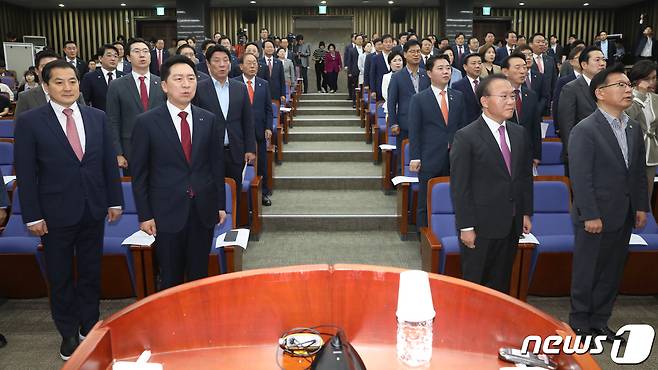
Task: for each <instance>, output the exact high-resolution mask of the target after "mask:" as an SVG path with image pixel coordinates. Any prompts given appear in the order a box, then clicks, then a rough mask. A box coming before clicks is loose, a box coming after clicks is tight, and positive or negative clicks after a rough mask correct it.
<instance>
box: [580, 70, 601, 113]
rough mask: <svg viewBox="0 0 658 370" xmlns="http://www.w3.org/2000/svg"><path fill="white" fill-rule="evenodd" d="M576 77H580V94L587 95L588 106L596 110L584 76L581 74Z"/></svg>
mask: <svg viewBox="0 0 658 370" xmlns="http://www.w3.org/2000/svg"><path fill="white" fill-rule="evenodd" d="M578 78H579V79H580V81H579V83H578V84H579V85H580V92H581V94H583V96H585V97H587V98H586V101H587V102H588V104H589V108H590V109H591V110H593V111H594V110H596V102H595V101H594V99H592V97H591V93H590V92H589V86H588V85H587V82H586V81H585V78H584V77H583V76H582V75H581V76H580V77H578ZM603 119H605V117H604V118H603Z"/></svg>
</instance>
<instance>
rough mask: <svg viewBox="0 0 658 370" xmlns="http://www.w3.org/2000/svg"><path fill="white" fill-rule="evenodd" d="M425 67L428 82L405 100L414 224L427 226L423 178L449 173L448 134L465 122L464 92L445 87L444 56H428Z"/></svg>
mask: <svg viewBox="0 0 658 370" xmlns="http://www.w3.org/2000/svg"><path fill="white" fill-rule="evenodd" d="M427 68H428V69H427V75H428V76H429V78H430V80H431V86H430V88H429V89H425V90H423V91H421V92H419V93H418V94H416V95H414V96H413V97H412V98H411V103H410V104H409V145H410V147H409V157H410V158H411V161H410V162H409V169H410V170H411V171H412V172H418V180H419V189H418V216H417V217H416V225H418V227H423V226H427V182H428V181H429V180H430V179H431V178H433V177H437V176H449V175H450V163H449V159H448V153H449V150H450V144H451V143H452V138H453V137H454V135H455V132H457V130H459V129H460V128H462V127H464V126H466V125H467V124H468V122H466V107H465V105H466V104H465V102H464V95H463V94H462V93H461V92H459V91H457V90H454V89H451V88H448V82H450V76H451V75H452V67H451V66H450V59H449V58H448V56H447V55H445V54H444V55H438V56H434V57H431V58H430V59H428V60H427Z"/></svg>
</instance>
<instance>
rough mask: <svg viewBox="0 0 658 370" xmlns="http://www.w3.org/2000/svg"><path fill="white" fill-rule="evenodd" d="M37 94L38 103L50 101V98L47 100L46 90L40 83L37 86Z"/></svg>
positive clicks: (42, 103)
mask: <svg viewBox="0 0 658 370" xmlns="http://www.w3.org/2000/svg"><path fill="white" fill-rule="evenodd" d="M37 89H38V90H37V91H38V92H37V94H35V99H36V100H37V105H38V106H42V105H44V104H46V103H48V100H46V92H45V91H44V90H43V86H41V85H39V87H37Z"/></svg>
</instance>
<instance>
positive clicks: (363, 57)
mask: <svg viewBox="0 0 658 370" xmlns="http://www.w3.org/2000/svg"><path fill="white" fill-rule="evenodd" d="M373 48H374V47H373V46H372V42H370V41H368V42H367V43H366V45H365V46H364V47H363V50H364V51H365V52H364V53H361V55H359V60H358V61H357V64H358V66H359V85H363V75H364V73H365V71H364V69H365V65H366V57H367V56H368V54H370V53H372V50H373Z"/></svg>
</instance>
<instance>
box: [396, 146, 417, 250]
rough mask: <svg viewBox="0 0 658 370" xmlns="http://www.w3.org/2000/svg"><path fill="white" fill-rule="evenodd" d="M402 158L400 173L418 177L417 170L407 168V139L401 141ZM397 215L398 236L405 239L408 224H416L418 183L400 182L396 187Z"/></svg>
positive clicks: (408, 159)
mask: <svg viewBox="0 0 658 370" xmlns="http://www.w3.org/2000/svg"><path fill="white" fill-rule="evenodd" d="M401 152H402V158H401V162H400V163H403V164H404V168H403V169H402V174H403V175H404V176H408V177H418V173H417V172H411V171H410V170H409V162H410V160H411V158H409V139H404V140H403V141H402V151H401ZM397 196H398V201H397V206H398V210H397V217H398V232H399V233H400V237H401V238H402V239H403V240H404V239H406V236H407V233H408V232H409V225H410V224H411V225H415V224H416V211H417V209H418V183H407V182H404V183H401V184H399V185H398V188H397Z"/></svg>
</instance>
